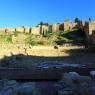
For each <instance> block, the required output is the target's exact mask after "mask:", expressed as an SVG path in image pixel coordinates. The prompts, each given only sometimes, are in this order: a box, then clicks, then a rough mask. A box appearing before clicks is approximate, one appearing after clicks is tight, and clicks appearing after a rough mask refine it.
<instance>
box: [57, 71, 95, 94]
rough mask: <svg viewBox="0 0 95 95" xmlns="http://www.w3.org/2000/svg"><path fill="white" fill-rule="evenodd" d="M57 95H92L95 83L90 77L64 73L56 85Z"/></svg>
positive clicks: (94, 90)
mask: <svg viewBox="0 0 95 95" xmlns="http://www.w3.org/2000/svg"><path fill="white" fill-rule="evenodd" d="M57 87H58V88H57V89H58V95H94V93H95V83H94V82H93V81H92V79H91V77H88V76H80V75H79V74H77V73H75V72H69V73H65V74H64V75H63V79H62V80H61V81H60V82H59V83H58V84H57Z"/></svg>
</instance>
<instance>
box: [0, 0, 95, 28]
mask: <svg viewBox="0 0 95 95" xmlns="http://www.w3.org/2000/svg"><path fill="white" fill-rule="evenodd" d="M76 17H78V18H80V19H84V20H88V19H89V17H90V18H91V19H95V0H0V27H17V26H35V25H37V24H38V23H40V22H41V21H43V22H48V23H57V22H62V21H64V20H65V19H70V20H71V21H73V20H74V19H75V18H76Z"/></svg>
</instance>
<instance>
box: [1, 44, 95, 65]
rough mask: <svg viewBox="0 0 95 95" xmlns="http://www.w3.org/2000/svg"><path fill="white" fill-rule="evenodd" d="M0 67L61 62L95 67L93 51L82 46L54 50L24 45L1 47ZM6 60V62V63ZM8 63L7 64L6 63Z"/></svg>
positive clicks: (52, 48) (94, 53)
mask: <svg viewBox="0 0 95 95" xmlns="http://www.w3.org/2000/svg"><path fill="white" fill-rule="evenodd" d="M0 57H1V61H0V63H1V66H2V63H4V62H5V63H4V66H5V64H6V63H7V64H6V66H9V67H13V66H18V67H19V66H22V67H23V66H25V67H26V66H27V67H31V66H32V64H36V63H42V62H48V61H53V62H58V63H60V62H62V63H63V64H64V63H71V64H72V63H73V64H86V65H87V66H89V67H95V50H94V49H85V48H84V47H83V46H62V47H58V48H54V47H53V46H48V47H44V46H34V47H27V46H26V47H25V46H24V45H22V46H21V45H20V46H18V45H16V46H11V45H9V46H6V45H5V46H4V45H3V46H2V47H0ZM6 60H7V62H6ZM8 62H9V63H8Z"/></svg>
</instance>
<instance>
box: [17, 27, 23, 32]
mask: <svg viewBox="0 0 95 95" xmlns="http://www.w3.org/2000/svg"><path fill="white" fill-rule="evenodd" d="M16 31H19V32H24V27H17V28H16Z"/></svg>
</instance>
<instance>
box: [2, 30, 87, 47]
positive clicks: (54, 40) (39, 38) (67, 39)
mask: <svg viewBox="0 0 95 95" xmlns="http://www.w3.org/2000/svg"><path fill="white" fill-rule="evenodd" d="M84 41H85V35H84V32H83V31H81V30H75V31H67V32H64V31H58V32H50V31H47V32H43V34H42V35H32V34H31V33H21V32H19V31H16V32H13V33H12V34H8V33H1V34H0V43H13V44H27V45H32V46H34V45H56V44H58V45H63V44H64V43H84Z"/></svg>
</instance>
